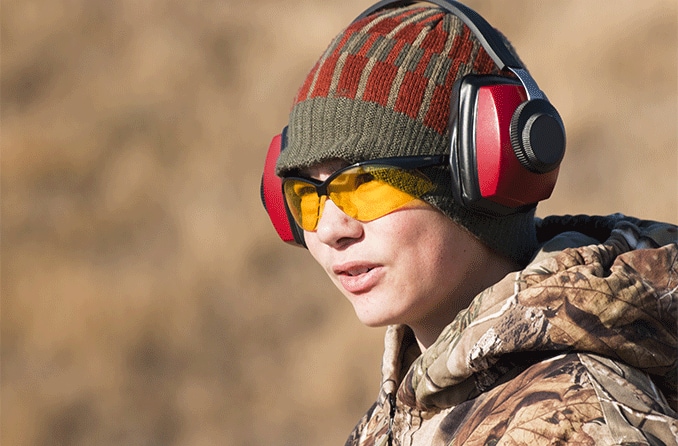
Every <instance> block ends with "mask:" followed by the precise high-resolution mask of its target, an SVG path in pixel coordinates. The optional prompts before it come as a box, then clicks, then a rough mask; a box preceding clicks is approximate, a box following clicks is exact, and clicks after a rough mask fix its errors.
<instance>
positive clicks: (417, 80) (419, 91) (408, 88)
mask: <svg viewBox="0 0 678 446" xmlns="http://www.w3.org/2000/svg"><path fill="white" fill-rule="evenodd" d="M427 83H428V81H427V80H426V79H425V78H423V77H421V76H418V75H417V74H415V73H412V72H407V73H405V77H404V78H403V82H402V84H401V85H400V88H399V89H398V97H397V99H396V103H395V107H394V109H395V111H397V112H400V113H404V114H406V115H407V116H409V117H410V118H413V119H416V117H417V115H418V114H419V108H420V107H421V105H422V101H423V99H424V92H425V91H426V84H427Z"/></svg>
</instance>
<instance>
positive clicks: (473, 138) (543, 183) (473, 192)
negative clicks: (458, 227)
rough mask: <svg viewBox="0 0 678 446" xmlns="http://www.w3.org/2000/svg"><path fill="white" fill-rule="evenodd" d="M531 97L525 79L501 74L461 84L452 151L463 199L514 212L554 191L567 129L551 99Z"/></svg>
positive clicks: (458, 195) (457, 192) (456, 187)
mask: <svg viewBox="0 0 678 446" xmlns="http://www.w3.org/2000/svg"><path fill="white" fill-rule="evenodd" d="M526 99H527V96H526V94H525V89H524V87H523V86H522V84H521V83H520V82H519V81H517V80H513V79H509V78H504V77H499V76H467V77H466V78H464V79H463V80H462V82H461V83H460V84H459V85H458V86H457V90H456V95H455V96H454V98H453V105H452V107H453V113H452V116H453V117H455V115H456V119H455V120H454V122H453V128H452V135H453V136H452V147H451V156H450V164H451V166H450V167H451V170H452V190H453V194H454V198H455V200H456V201H457V202H459V203H461V204H462V205H464V206H466V207H468V208H472V209H474V210H476V211H479V212H484V213H487V214H491V215H508V214H511V213H515V212H520V211H524V210H526V209H528V208H530V207H533V206H535V205H536V203H537V202H539V201H541V200H544V199H546V198H548V197H549V196H550V195H551V192H552V191H553V188H554V187H555V183H556V179H557V177H558V166H559V164H560V161H561V160H562V158H563V155H564V151H565V131H564V128H563V126H562V123H561V122H560V117H559V116H558V113H557V112H556V110H555V108H553V106H551V104H550V103H548V102H547V101H546V100H542V99H534V100H530V101H527V100H526ZM455 112H456V113H455Z"/></svg>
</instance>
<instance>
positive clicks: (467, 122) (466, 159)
mask: <svg viewBox="0 0 678 446" xmlns="http://www.w3.org/2000/svg"><path fill="white" fill-rule="evenodd" d="M412 3H416V2H415V1H406V0H382V1H380V2H378V3H376V4H375V5H373V6H372V7H370V8H369V9H367V10H366V11H365V12H363V13H362V14H361V15H360V16H358V18H356V21H357V20H360V19H362V18H364V17H366V16H368V15H370V14H372V13H374V12H376V11H378V10H381V9H385V8H393V7H399V6H405V5H408V4H412ZM429 3H434V4H436V5H438V6H440V7H441V8H443V9H444V10H446V11H448V12H450V13H452V14H454V15H456V16H457V17H459V18H460V19H461V20H462V21H463V22H464V24H466V26H468V27H469V29H470V30H471V32H473V34H474V35H475V36H476V38H477V39H478V40H479V41H480V43H481V44H482V46H483V48H484V49H485V51H486V52H487V53H488V55H489V56H490V57H491V58H492V60H493V61H494V62H495V64H496V65H497V66H498V67H499V69H500V70H502V71H509V72H511V73H513V75H514V76H515V78H511V77H503V76H491V75H469V76H466V77H464V78H463V79H461V81H460V82H458V83H457V85H455V87H454V88H453V93H452V97H451V98H450V135H451V139H452V141H451V147H450V168H451V176H452V193H453V198H454V200H455V202H457V203H460V204H461V205H462V206H464V207H467V208H470V209H473V210H474V211H477V212H482V213H486V214H490V215H495V216H496V215H509V214H512V213H516V212H523V211H525V210H527V209H529V208H531V207H534V206H536V204H537V203H538V202H539V201H541V200H544V199H546V198H548V197H549V196H550V195H551V192H552V191H553V188H554V187H555V183H556V179H557V177H558V170H559V166H560V162H561V161H562V159H563V156H564V155H565V127H564V125H563V122H562V120H561V118H560V115H559V114H558V111H557V110H556V109H555V107H553V105H551V103H550V102H549V101H548V99H547V98H546V96H545V95H544V93H543V92H542V91H541V90H540V89H539V87H538V86H537V83H536V82H535V81H534V79H533V78H532V76H530V74H529V73H528V72H527V70H526V69H525V67H524V66H523V65H522V63H521V62H520V61H519V60H518V59H517V58H516V57H515V56H514V55H513V54H512V53H511V52H510V51H509V49H508V48H507V47H506V44H505V42H504V39H503V38H502V36H501V35H500V34H499V33H498V32H497V31H496V30H495V29H494V28H493V27H492V26H491V25H490V24H489V23H487V21H485V19H484V18H482V17H481V16H480V15H479V14H478V13H476V12H475V11H473V10H472V9H470V8H469V7H467V6H465V5H463V4H461V3H459V2H457V1H454V0H430V1H429ZM285 134H286V129H285V130H283V133H282V134H281V135H278V136H276V137H274V138H273V141H271V145H270V147H269V151H268V154H267V156H266V164H265V167H264V173H263V176H262V183H261V196H262V201H263V203H264V207H265V208H266V210H267V212H268V214H269V217H270V218H271V222H272V223H273V226H274V227H275V228H276V231H277V232H278V234H279V235H280V237H281V238H282V239H283V240H284V241H286V242H289V243H292V244H296V245H300V246H305V244H304V239H303V231H302V230H301V229H300V228H299V227H298V226H297V224H296V223H295V221H294V219H293V218H292V216H291V214H290V212H289V209H288V208H287V204H286V203H285V199H284V196H283V193H282V181H281V180H280V178H278V177H277V176H276V175H275V161H276V160H277V158H278V155H279V154H280V152H281V151H282V150H284V149H285V145H286V137H285Z"/></svg>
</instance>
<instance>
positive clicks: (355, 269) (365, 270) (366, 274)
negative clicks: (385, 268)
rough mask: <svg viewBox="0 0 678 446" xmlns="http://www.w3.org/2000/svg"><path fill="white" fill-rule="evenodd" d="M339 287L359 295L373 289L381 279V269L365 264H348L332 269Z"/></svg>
mask: <svg viewBox="0 0 678 446" xmlns="http://www.w3.org/2000/svg"><path fill="white" fill-rule="evenodd" d="M332 272H333V273H334V274H335V276H336V277H337V279H338V280H339V282H340V283H341V286H342V287H344V289H345V290H346V291H348V292H349V293H353V294H361V293H366V292H368V291H370V290H371V289H372V288H374V287H375V286H376V285H377V284H378V283H379V279H380V278H381V267H380V266H378V265H372V264H367V263H350V264H345V265H337V266H335V267H334V268H332Z"/></svg>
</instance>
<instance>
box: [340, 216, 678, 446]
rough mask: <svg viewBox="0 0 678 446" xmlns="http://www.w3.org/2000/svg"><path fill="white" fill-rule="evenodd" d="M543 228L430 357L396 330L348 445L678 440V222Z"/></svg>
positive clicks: (559, 221)
mask: <svg viewBox="0 0 678 446" xmlns="http://www.w3.org/2000/svg"><path fill="white" fill-rule="evenodd" d="M539 237H540V240H546V241H545V242H543V244H542V247H541V249H540V251H539V252H538V253H537V254H536V256H535V258H534V260H533V261H532V262H531V263H530V265H528V266H527V267H526V268H525V269H524V270H523V271H520V272H517V273H513V274H510V275H509V276H507V277H506V278H505V279H503V280H502V281H500V282H498V283H497V284H495V285H494V286H493V287H491V288H489V289H487V290H485V291H484V292H482V293H481V294H480V295H478V296H477V297H476V298H475V299H474V301H473V302H472V304H471V305H470V306H469V308H467V309H466V310H465V311H464V312H462V313H460V314H459V315H458V316H457V318H456V319H455V320H454V321H453V322H452V323H451V324H450V325H449V326H448V327H447V328H446V329H445V330H444V331H443V333H442V334H441V335H440V337H439V338H438V340H437V341H436V343H434V344H433V345H432V346H431V347H430V348H428V349H427V350H426V352H425V353H424V354H423V355H422V354H420V351H419V348H418V347H417V343H416V341H415V339H414V337H413V334H412V332H411V331H410V329H409V328H407V327H405V326H392V327H389V328H388V329H387V331H386V339H385V353H384V359H383V363H382V385H381V390H380V393H379V397H378V400H377V402H376V403H375V404H374V405H373V406H372V407H371V408H370V409H369V411H368V412H367V413H366V414H365V416H364V417H363V418H362V420H361V421H360V422H359V423H358V425H357V426H356V428H355V430H354V431H353V433H352V434H351V436H350V437H349V439H348V441H347V443H346V444H347V445H403V446H405V445H462V444H463V445H547V444H557V445H564V444H577V445H664V444H667V445H675V444H678V416H677V415H676V410H677V402H678V395H677V391H676V380H677V376H678V369H677V356H678V339H677V337H678V244H677V243H678V232H677V229H676V227H675V226H673V225H669V224H662V223H654V222H649V221H640V220H636V219H632V218H626V217H623V216H621V215H615V216H610V217H585V216H577V217H549V218H547V219H544V220H543V221H541V222H540V224H539Z"/></svg>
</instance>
